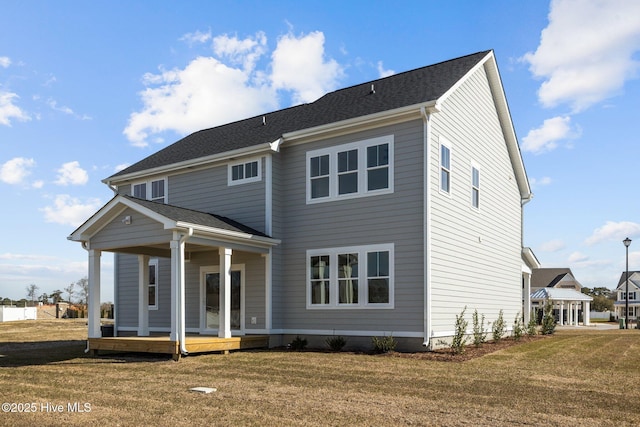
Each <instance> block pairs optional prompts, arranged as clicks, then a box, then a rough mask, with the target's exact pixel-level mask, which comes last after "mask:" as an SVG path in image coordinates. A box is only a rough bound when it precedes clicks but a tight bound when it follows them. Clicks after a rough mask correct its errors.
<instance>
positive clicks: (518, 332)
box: [513, 312, 524, 341]
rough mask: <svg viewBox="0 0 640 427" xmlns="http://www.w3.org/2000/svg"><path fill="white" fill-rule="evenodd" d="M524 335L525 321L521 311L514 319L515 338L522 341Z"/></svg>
mask: <svg viewBox="0 0 640 427" xmlns="http://www.w3.org/2000/svg"><path fill="white" fill-rule="evenodd" d="M523 335H524V322H523V321H522V316H520V312H518V314H516V318H515V319H514V321H513V338H514V339H515V340H516V341H520V338H522V336H523Z"/></svg>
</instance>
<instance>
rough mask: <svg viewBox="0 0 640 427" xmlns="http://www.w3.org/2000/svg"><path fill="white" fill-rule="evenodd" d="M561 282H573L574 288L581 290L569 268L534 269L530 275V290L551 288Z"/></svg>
mask: <svg viewBox="0 0 640 427" xmlns="http://www.w3.org/2000/svg"><path fill="white" fill-rule="evenodd" d="M561 281H567V282H573V284H574V285H576V286H575V287H576V288H578V287H579V288H582V285H581V284H580V282H578V281H577V280H576V278H575V276H574V275H573V273H572V272H571V269H570V268H535V269H534V270H533V274H532V275H531V287H532V288H553V287H556V286H557V285H558V284H559V283H560V282H561Z"/></svg>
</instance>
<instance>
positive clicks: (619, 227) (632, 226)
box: [585, 221, 640, 245]
mask: <svg viewBox="0 0 640 427" xmlns="http://www.w3.org/2000/svg"><path fill="white" fill-rule="evenodd" d="M626 237H640V224H638V223H635V222H630V221H621V222H613V221H607V222H606V224H605V225H603V226H602V227H599V228H596V229H595V230H594V231H593V234H591V236H589V237H588V238H587V239H586V240H585V243H586V244H587V245H595V244H596V243H600V242H604V241H609V240H619V241H620V242H621V243H622V241H623V240H624V239H625V238H626Z"/></svg>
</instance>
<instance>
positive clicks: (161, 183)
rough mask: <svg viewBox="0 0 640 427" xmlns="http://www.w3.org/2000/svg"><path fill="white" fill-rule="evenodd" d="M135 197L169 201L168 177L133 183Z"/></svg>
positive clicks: (162, 201)
mask: <svg viewBox="0 0 640 427" xmlns="http://www.w3.org/2000/svg"><path fill="white" fill-rule="evenodd" d="M133 197H137V198H139V199H145V200H151V201H154V202H160V203H167V179H166V178H162V179H156V180H151V181H144V182H138V183H135V184H133Z"/></svg>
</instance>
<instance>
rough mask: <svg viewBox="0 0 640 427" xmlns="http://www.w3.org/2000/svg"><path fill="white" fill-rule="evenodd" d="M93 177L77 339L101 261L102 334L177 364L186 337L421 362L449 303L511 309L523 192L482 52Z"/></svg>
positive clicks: (448, 330) (453, 308)
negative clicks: (158, 345)
mask: <svg viewBox="0 0 640 427" xmlns="http://www.w3.org/2000/svg"><path fill="white" fill-rule="evenodd" d="M104 182H105V184H107V185H109V186H110V187H111V188H113V190H114V192H115V193H116V195H115V197H114V198H113V199H112V200H111V201H109V202H108V203H107V204H106V205H105V206H104V207H103V208H101V209H100V210H99V211H98V212H97V213H96V214H95V215H93V216H92V217H91V218H90V219H89V220H87V222H85V223H84V224H83V225H82V226H80V227H79V228H78V229H77V230H76V231H74V232H73V233H72V234H71V236H70V237H69V239H70V240H73V241H78V242H82V244H83V246H84V247H85V249H87V251H88V257H89V313H90V317H89V338H90V339H91V338H98V337H100V319H99V303H100V301H99V295H100V256H101V253H102V252H105V251H107V252H113V253H115V254H116V256H115V307H116V319H115V334H116V335H118V336H125V335H135V336H139V337H141V336H148V335H158V334H164V335H166V336H168V340H169V341H170V342H171V343H172V344H173V345H175V348H177V349H178V350H176V351H178V352H180V353H182V354H184V353H187V352H188V351H189V350H188V348H187V347H186V346H185V345H184V343H186V342H187V337H188V336H193V335H201V336H217V337H220V338H223V339H230V338H232V337H238V336H239V337H247V336H252V335H261V336H267V337H268V338H269V340H270V345H284V344H286V343H288V342H290V341H291V339H292V338H295V337H296V336H300V337H304V338H306V339H308V340H310V343H322V342H323V340H324V339H325V338H326V337H328V336H332V335H340V336H343V337H346V338H347V342H348V344H352V345H357V344H360V345H365V343H370V342H371V337H373V336H383V335H393V337H394V338H395V339H396V340H397V341H398V342H399V344H400V348H407V349H409V348H414V349H416V348H427V349H429V348H432V347H433V346H434V345H436V343H437V342H438V341H440V340H446V339H447V338H448V337H450V336H451V335H452V334H453V332H454V323H455V316H456V314H459V313H460V312H461V311H462V310H463V308H464V307H465V306H466V307H467V308H468V312H472V311H473V310H475V309H477V310H478V312H479V313H482V314H484V315H485V316H486V318H487V320H488V321H490V322H491V321H493V320H495V319H496V318H497V316H498V313H499V312H500V310H503V312H504V318H505V319H506V320H507V321H509V320H510V319H514V318H515V316H516V315H517V313H518V312H521V311H522V309H523V307H522V304H523V271H525V270H526V266H524V265H523V257H522V247H523V245H522V224H523V220H522V212H523V205H524V204H525V203H526V202H527V201H529V200H530V198H531V191H530V187H529V184H528V181H527V176H526V173H525V168H524V165H523V162H522V158H521V155H520V150H519V147H518V142H517V139H516V135H515V131H514V128H513V124H512V121H511V117H510V114H509V109H508V106H507V101H506V98H505V94H504V91H503V87H502V83H501V80H500V75H499V73H498V68H497V65H496V60H495V57H494V53H493V51H485V52H479V53H476V54H472V55H468V56H465V57H461V58H457V59H453V60H450V61H446V62H442V63H438V64H435V65H431V66H427V67H424V68H419V69H416V70H412V71H408V72H404V73H399V74H395V75H392V76H390V77H386V78H382V79H379V80H375V81H372V82H367V83H363V84H360V85H356V86H352V87H348V88H345V89H341V90H337V91H335V92H331V93H328V94H326V95H324V96H323V97H321V98H319V99H318V100H316V101H315V102H312V103H309V104H303V105H298V106H295V107H291V108H287V109H283V110H279V111H274V112H270V113H266V114H264V115H260V116H257V117H252V118H249V119H246V120H241V121H238V122H234V123H229V124H226V125H223V126H218V127H215V128H211V129H205V130H201V131H199V132H196V133H193V134H191V135H189V136H187V137H185V138H183V139H181V140H179V141H177V142H176V143H174V144H172V145H170V146H168V147H166V148H164V149H162V150H160V151H158V152H157V153H155V154H153V155H151V156H149V157H147V158H145V159H143V160H141V161H139V162H138V163H136V164H133V165H132V166H130V167H128V168H126V169H124V170H122V171H120V172H118V173H116V174H115V175H113V176H111V177H109V178H107V179H105V180H104ZM527 277H528V276H527ZM525 280H528V279H525ZM90 347H91V344H90Z"/></svg>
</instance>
